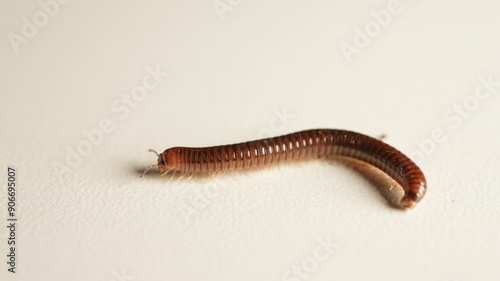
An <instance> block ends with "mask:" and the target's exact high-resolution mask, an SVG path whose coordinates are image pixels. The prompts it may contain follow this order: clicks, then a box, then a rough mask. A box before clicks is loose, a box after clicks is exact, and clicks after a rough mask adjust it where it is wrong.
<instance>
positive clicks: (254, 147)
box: [141, 129, 427, 208]
mask: <svg viewBox="0 0 500 281" xmlns="http://www.w3.org/2000/svg"><path fill="white" fill-rule="evenodd" d="M328 156H344V157H348V158H353V159H356V160H360V161H362V162H365V163H368V164H370V165H372V166H374V167H376V168H378V169H380V170H381V171H383V172H384V173H386V174H387V175H389V176H390V177H391V178H392V179H394V180H395V181H396V182H398V183H399V184H400V185H401V187H402V188H403V189H404V191H405V195H404V197H403V198H402V199H401V201H400V206H401V207H403V208H412V207H413V206H414V205H415V204H416V203H418V202H419V201H420V200H421V199H422V198H423V196H424V195H425V192H426V189H427V183H426V180H425V176H424V174H423V173H422V171H421V170H420V168H419V167H418V166H417V165H416V164H415V163H414V162H413V161H412V160H411V159H410V158H408V157H407V156H406V155H404V154H403V153H402V152H400V151H399V150H397V149H395V148H394V147H392V146H390V145H388V144H386V143H384V142H382V141H380V140H378V139H375V138H372V137H369V136H366V135H362V134H359V133H355V132H351V131H345V130H334V129H315V130H306V131H301V132H297V133H292V134H288V135H284V136H279V137H274V138H267V139H261V140H256V141H249V142H243V143H238V144H231V145H220V146H212V147H172V148H169V149H167V150H165V151H164V152H163V153H161V154H159V155H158V168H159V169H160V172H161V173H162V174H167V173H168V172H171V171H173V172H180V173H181V174H182V175H186V174H199V173H212V172H220V171H232V170H239V169H247V168H256V167H265V166H269V165H272V164H275V163H280V162H288V161H294V160H299V159H312V158H322V157H328ZM153 166H154V165H153ZM153 166H151V167H149V168H148V169H147V170H145V171H144V172H143V173H142V174H141V176H143V175H144V174H145V173H146V172H147V171H149V169H151V168H152V167H153Z"/></svg>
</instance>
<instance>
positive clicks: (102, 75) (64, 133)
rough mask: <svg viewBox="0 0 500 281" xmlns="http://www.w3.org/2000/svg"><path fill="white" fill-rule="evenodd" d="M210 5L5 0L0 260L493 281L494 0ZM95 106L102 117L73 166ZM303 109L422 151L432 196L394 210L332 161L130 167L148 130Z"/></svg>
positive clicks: (253, 130) (303, 116)
mask: <svg viewBox="0 0 500 281" xmlns="http://www.w3.org/2000/svg"><path fill="white" fill-rule="evenodd" d="M47 1H48V0H42V3H46V2H47ZM215 3H216V4H217V5H218V6H217V7H219V9H224V7H226V8H227V7H229V8H230V9H229V8H228V9H227V10H217V9H216V8H215V7H214V2H212V1H211V0H206V1H141V3H140V4H139V3H138V2H132V1H128V2H127V1H71V2H69V3H67V4H64V5H62V4H58V5H57V7H56V6H54V5H52V6H51V7H49V8H48V9H49V10H50V9H51V10H50V11H51V12H50V13H51V14H52V15H51V16H46V15H47V13H46V12H44V8H42V6H43V5H42V6H41V5H40V4H39V3H38V2H37V1H27V0H23V1H2V4H0V13H1V16H0V21H1V30H0V34H2V36H3V38H4V40H2V41H1V43H0V44H1V45H0V49H1V61H0V62H1V63H0V65H1V70H0V71H1V75H0V85H1V86H2V89H1V91H2V93H1V97H2V99H1V102H0V118H1V119H0V121H1V122H0V131H1V140H0V144H1V145H0V159H1V160H0V161H1V162H0V164H1V172H0V183H1V186H2V188H1V190H2V192H0V198H1V206H0V207H1V212H0V214H1V215H2V216H1V217H2V222H1V225H4V224H7V222H6V218H7V212H6V204H7V201H6V200H7V199H6V195H7V194H6V185H7V180H6V175H7V166H8V165H14V166H16V167H17V168H18V184H19V185H18V193H17V203H18V210H17V215H18V218H19V221H18V223H17V224H18V229H17V239H18V240H17V242H18V247H17V265H16V271H17V273H16V274H11V273H9V272H7V264H6V259H7V258H6V256H5V255H6V254H7V252H6V247H7V242H6V240H5V239H6V238H7V235H8V233H7V229H6V227H5V226H3V227H1V228H0V236H1V241H0V264H1V266H0V279H2V280H23V281H25V280H52V281H54V280H102V281H108V280H128V281H129V280H134V281H139V280H295V281H297V280H368V279H370V280H440V281H446V280H449V281H451V280H453V281H455V280H456V281H462V280H500V273H499V271H498V266H499V260H500V216H499V215H500V189H499V187H500V186H499V183H500V174H499V166H500V153H499V143H500V130H499V129H500V128H499V117H500V114H499V106H500V96H499V94H500V86H499V85H498V82H495V83H497V85H496V86H495V87H492V88H491V89H492V91H491V92H488V91H487V89H486V88H485V87H484V86H482V84H481V82H480V81H481V78H480V77H483V78H484V79H492V80H493V81H500V67H499V66H500V52H499V50H500V37H499V32H498V27H499V26H500V17H499V16H498V12H499V9H500V5H499V4H498V1H429V0H428V1H408V0H405V1H401V2H399V6H398V4H397V3H396V4H394V5H395V6H394V7H396V6H397V7H398V8H397V12H396V13H393V14H392V15H391V19H390V20H388V19H386V22H384V25H385V26H383V27H381V25H380V24H378V23H376V24H374V23H375V18H374V16H373V14H372V11H374V12H377V13H379V11H381V10H386V11H387V10H388V6H390V5H392V4H390V2H389V1H378V0H377V1H326V0H325V1H262V0H260V1H236V0H232V1H229V0H221V1H219V2H217V1H216V2H215ZM224 4H226V6H224ZM227 5H229V6H227ZM379 14H384V12H381V13H379ZM44 15H45V18H44ZM33 17H35V18H36V19H33ZM23 18H26V21H23ZM44 19H46V22H43V21H44ZM26 22H28V23H26ZM34 22H36V24H37V25H38V26H36V25H35V26H34V27H35V28H36V30H33V29H31V30H30V29H29V28H28V27H26V25H29V24H35V23H34ZM367 26H368V27H369V28H373V29H372V30H371V31H372V33H371V35H372V36H371V37H369V38H370V39H369V40H370V41H369V42H364V43H366V44H364V45H363V44H361V43H363V42H361V41H362V40H361V39H360V38H357V39H358V41H355V37H356V36H358V37H359V36H363V35H359V32H358V33H357V31H356V30H357V29H360V30H365V28H366V27H367ZM377 28H380V30H377ZM23 29H24V32H25V33H24V34H23ZM362 32H363V33H365V32H366V31H362ZM357 34H358V35H357ZM13 38H15V39H13ZM20 38H21V39H20ZM365 39H366V38H365ZM19 40H21V41H19ZM360 40H361V41H360ZM347 44H348V45H350V46H352V48H358V47H359V48H358V49H357V51H356V53H354V54H351V55H345V54H344V53H343V51H342V49H341V46H346V45H347ZM356 46H357V47H356ZM349 60H350V62H349ZM157 67H158V68H159V69H160V71H161V72H165V73H166V72H168V73H169V76H168V77H160V79H159V81H160V82H159V83H157V87H156V88H154V89H152V90H150V91H147V94H146V95H145V96H144V99H143V100H142V101H139V102H136V101H134V100H132V102H133V106H134V108H132V109H130V111H128V113H125V110H128V108H129V106H127V107H125V108H124V106H125V103H124V102H123V101H122V98H126V97H130V96H131V92H132V91H136V90H138V89H140V88H138V87H141V86H142V84H143V79H148V78H147V77H148V75H149V74H148V68H152V69H155V68H157ZM489 77H491V78H489ZM151 81H153V80H151ZM134 89H135V90H134ZM477 89H479V91H478V92H477V93H480V94H481V95H483V96H481V99H478V98H477V97H476V96H475V91H476V90H477ZM485 95H487V96H485ZM464 103H465V107H463V104H464ZM130 106H132V105H130ZM116 107H121V109H120V110H118V109H117V108H116ZM459 107H462V108H464V109H463V112H462V115H460V113H458V111H457V110H458V108H459ZM283 111H286V112H287V113H288V114H290V115H292V116H289V118H285V119H284V120H282V119H280V118H279V116H281V115H280V114H282V113H280V112H283ZM277 112H278V113H277ZM106 119H109V120H111V122H112V127H113V128H114V130H113V131H112V132H109V133H104V134H103V137H102V139H98V141H96V144H95V145H92V146H91V147H90V151H88V155H85V156H83V157H81V159H80V161H76V160H75V159H73V160H74V161H76V162H71V163H68V162H67V160H66V158H67V157H68V156H67V155H68V153H69V152H68V151H69V150H76V149H77V148H78V147H80V148H82V147H84V146H85V144H88V141H87V138H86V137H85V135H84V133H83V132H84V131H86V132H90V131H95V130H96V129H98V128H99V124H100V122H102V120H106ZM310 128H342V129H348V130H353V131H358V132H362V133H364V134H368V135H372V136H378V135H381V134H386V135H387V138H386V139H385V141H386V142H388V143H390V144H391V145H393V146H395V147H397V148H398V149H400V150H402V151H403V152H405V153H407V154H409V155H410V156H411V157H413V159H415V160H416V161H419V163H420V165H421V168H422V169H423V171H424V172H425V174H426V176H427V180H428V184H429V189H428V193H427V196H426V197H425V198H424V199H423V200H422V201H421V203H420V204H419V205H417V206H416V207H415V209H414V210H411V211H401V210H398V209H395V208H392V207H390V205H389V204H388V203H387V200H386V199H385V198H384V197H383V196H382V195H381V194H380V192H379V191H378V190H377V188H376V187H375V186H374V184H373V183H372V182H371V181H370V180H368V179H367V178H366V177H364V176H363V175H362V174H360V173H358V172H356V171H353V169H351V168H346V167H345V166H344V165H342V164H341V163H328V162H326V161H313V162H308V163H300V164H289V165H286V166H280V167H275V168H272V169H266V170H261V171H252V172H249V173H243V174H242V173H236V174H229V175H222V176H219V177H215V178H207V179H198V180H191V181H189V182H186V181H185V180H169V179H168V178H161V177H159V175H158V173H157V172H155V171H152V172H151V173H150V174H148V175H147V176H146V177H145V178H143V179H139V178H138V174H139V172H140V171H141V170H142V169H144V168H145V167H147V166H148V165H150V164H154V163H156V156H155V155H154V154H152V153H150V152H147V149H149V148H154V149H157V150H161V151H162V150H164V149H166V148H168V147H171V146H176V145H182V146H207V145H217V144H226V143H234V142H241V141H247V140H250V139H255V138H259V137H262V136H267V135H268V134H269V133H271V134H272V135H280V134H285V133H290V132H294V131H299V130H303V129H310ZM436 132H437V133H436ZM433 134H434V135H436V134H437V135H438V137H437V138H435V140H431V138H432V137H433ZM419 144H420V145H419ZM423 144H425V145H423ZM88 148H89V147H87V149H88ZM70 164H72V165H73V166H74V167H72V166H71V165H70ZM63 165H64V166H66V167H67V169H62V168H61V167H63ZM60 176H61V177H60ZM207 197H208V198H207ZM319 241H327V243H330V244H331V245H330V246H328V247H329V248H328V247H327V248H328V249H325V248H322V247H323V246H322V243H323V244H324V242H319ZM328 241H329V242H328ZM328 250H329V251H328Z"/></svg>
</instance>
